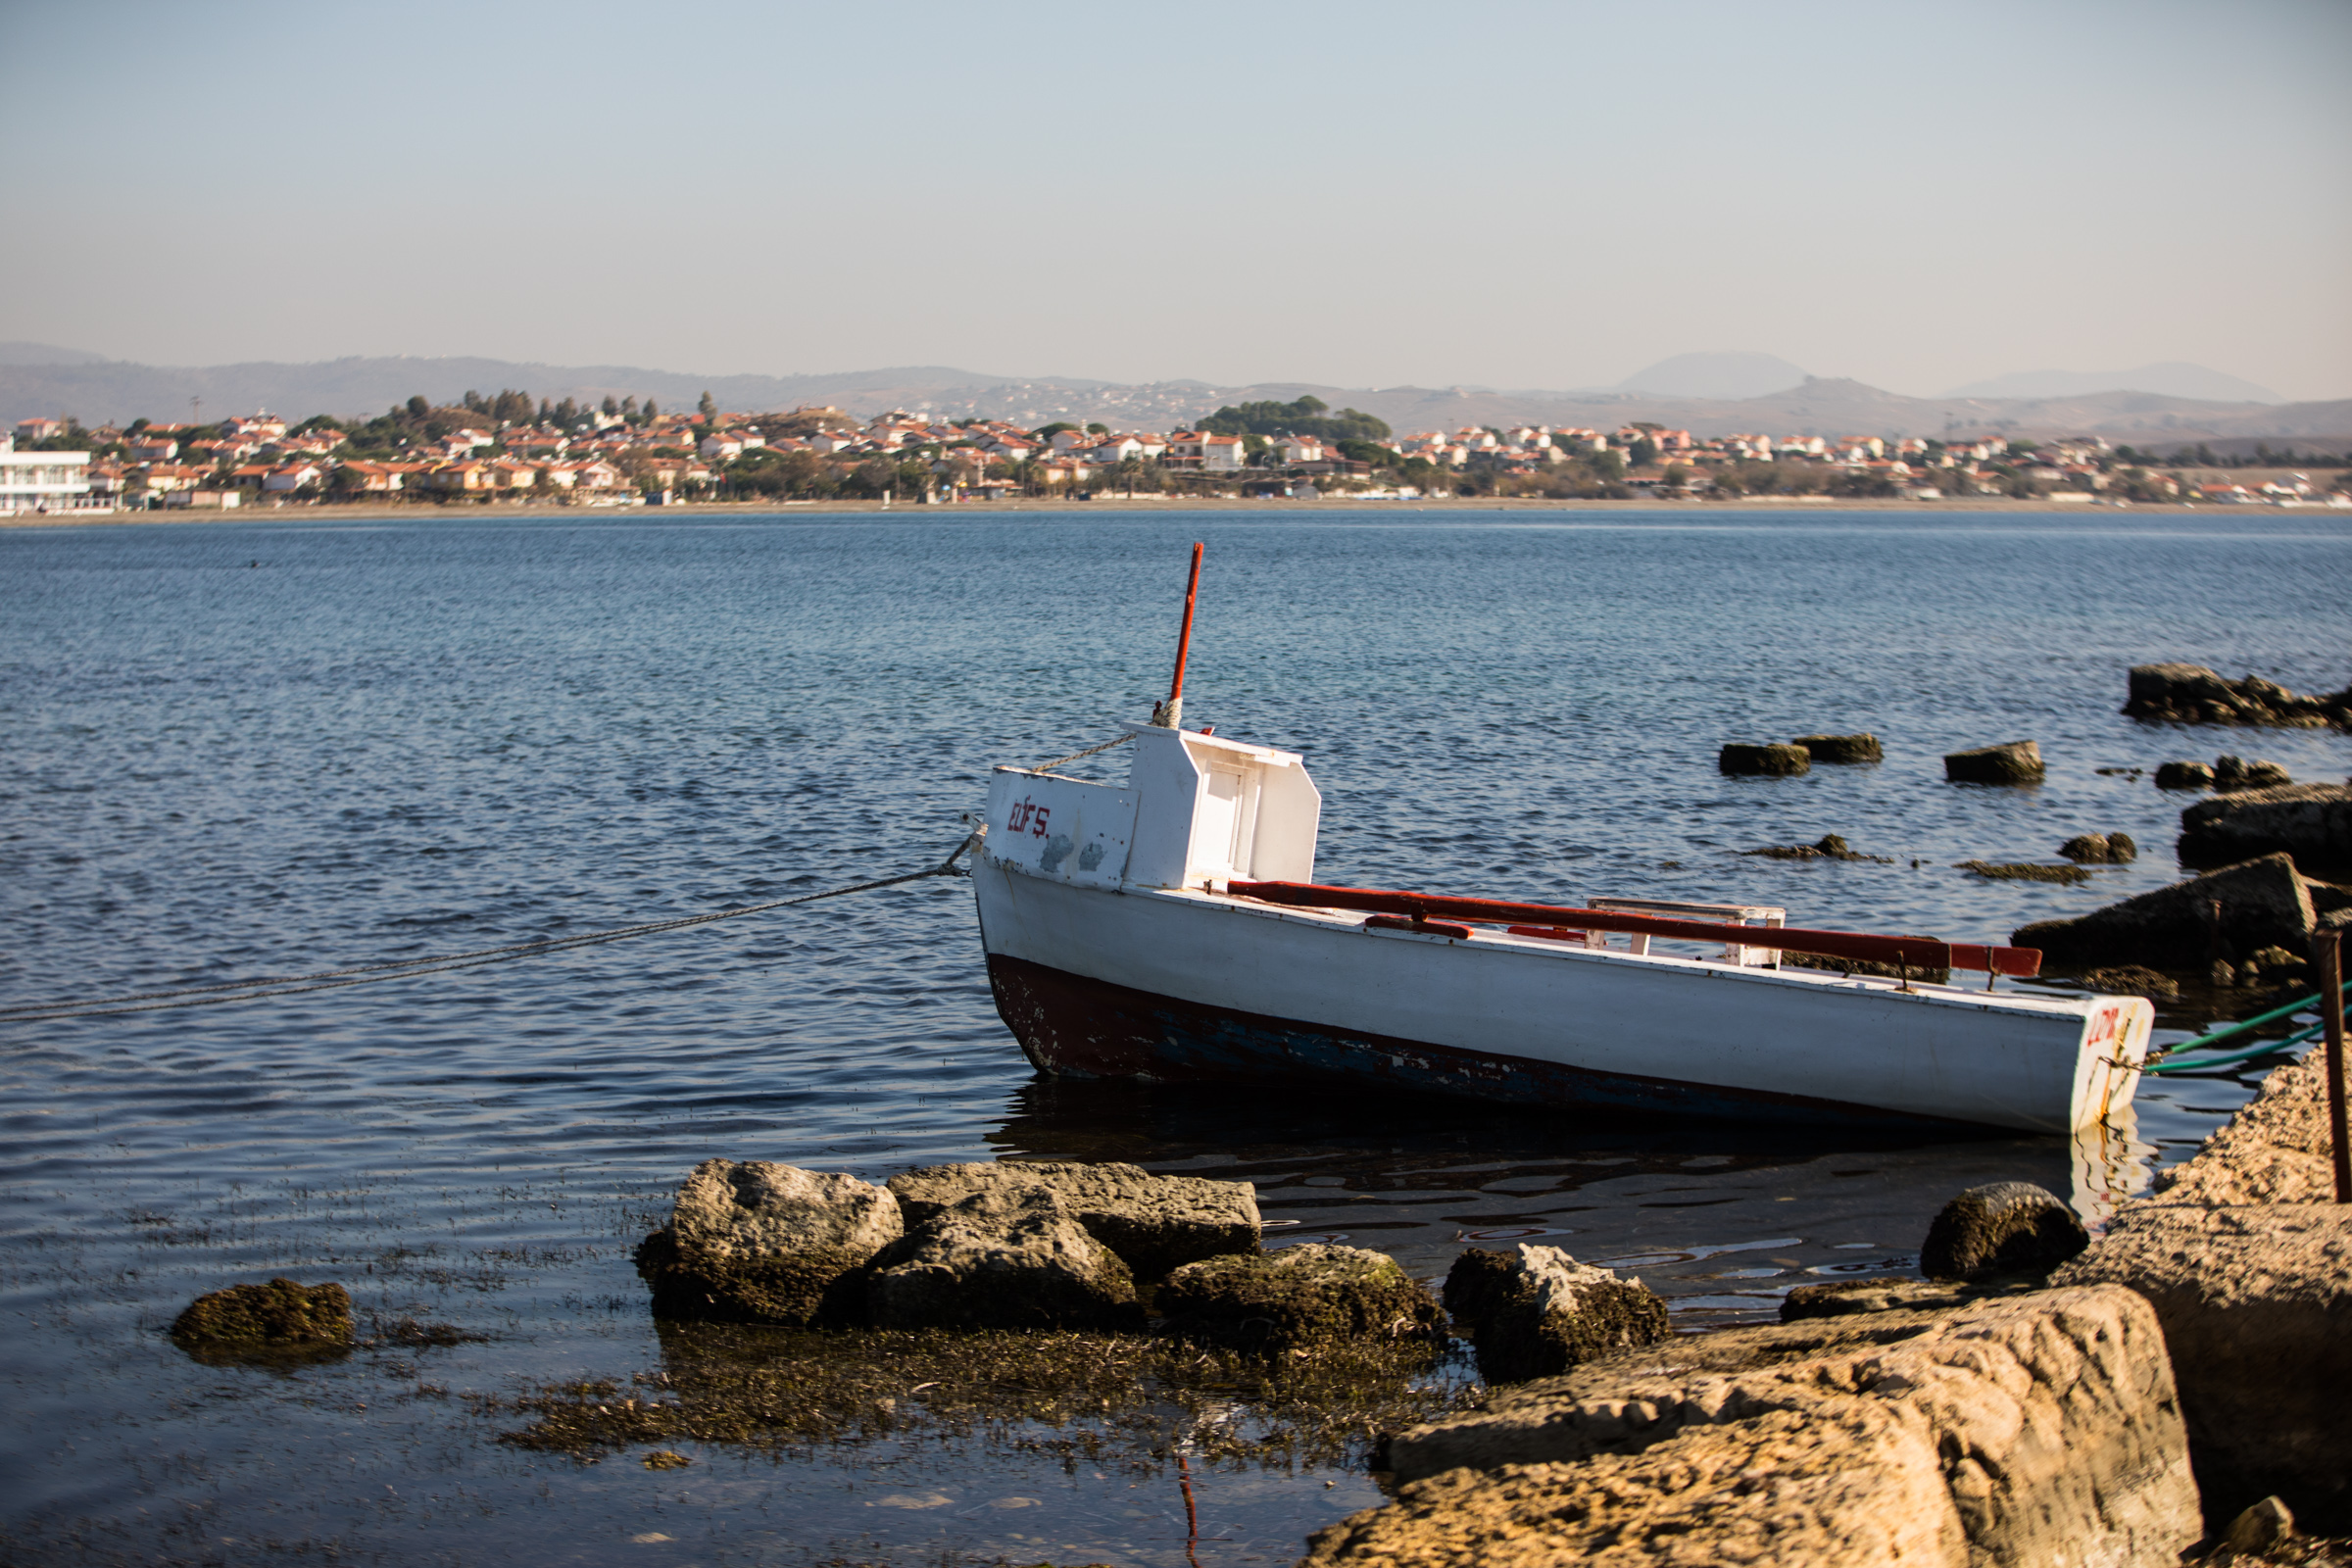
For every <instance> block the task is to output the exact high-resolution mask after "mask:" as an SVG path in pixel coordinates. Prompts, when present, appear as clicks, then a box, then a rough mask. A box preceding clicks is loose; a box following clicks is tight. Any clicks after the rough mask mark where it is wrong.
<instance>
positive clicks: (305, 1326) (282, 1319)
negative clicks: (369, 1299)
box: [172, 1279, 353, 1351]
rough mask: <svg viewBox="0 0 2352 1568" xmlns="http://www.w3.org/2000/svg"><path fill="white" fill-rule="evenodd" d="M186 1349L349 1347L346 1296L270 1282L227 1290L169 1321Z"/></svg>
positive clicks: (325, 1288) (329, 1287) (335, 1289)
mask: <svg viewBox="0 0 2352 1568" xmlns="http://www.w3.org/2000/svg"><path fill="white" fill-rule="evenodd" d="M352 1338H353V1336H352V1326H351V1293H350V1292H348V1291H346V1290H344V1289H343V1287H342V1286H340V1285H334V1284H325V1285H303V1284H300V1283H298V1282H296V1281H294V1280H288V1279H275V1280H271V1281H270V1283H269V1284H267V1285H231V1286H229V1287H228V1288H227V1289H226V1290H221V1291H214V1292H211V1293H210V1294H208V1295H204V1296H199V1297H198V1298H196V1299H195V1300H193V1301H190V1302H189V1303H188V1305H187V1307H186V1309H185V1310H183V1311H182V1312H181V1313H180V1314H179V1316H178V1317H176V1318H174V1319H172V1339H173V1340H174V1341H176V1342H178V1344H179V1345H180V1346H181V1347H182V1348H187V1349H190V1350H197V1349H220V1350H264V1351H267V1350H315V1349H330V1348H341V1347H347V1346H349V1345H350V1344H351V1343H352Z"/></svg>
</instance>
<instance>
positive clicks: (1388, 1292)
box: [1155, 1242, 1446, 1355]
mask: <svg viewBox="0 0 2352 1568" xmlns="http://www.w3.org/2000/svg"><path fill="white" fill-rule="evenodd" d="M1155 1304H1156V1305H1157V1307H1158V1309H1159V1310H1160V1311H1161V1312H1162V1313H1164V1314H1165V1315H1166V1318H1167V1323H1166V1325H1165V1326H1166V1329H1167V1332H1169V1333H1170V1334H1174V1335H1178V1336H1181V1337H1183V1338H1185V1339H1192V1340H1199V1341H1201V1342H1202V1343H1203V1344H1208V1345H1222V1346H1227V1347H1229V1348H1235V1349H1242V1350H1250V1351H1255V1352H1259V1353H1263V1354H1267V1355H1282V1354H1287V1353H1289V1352H1291V1351H1294V1350H1299V1351H1316V1350H1327V1349H1334V1348H1343V1347H1347V1346H1351V1345H1354V1346H1395V1345H1402V1344H1407V1343H1411V1342H1423V1343H1427V1344H1431V1345H1435V1344H1437V1343H1440V1342H1442V1341H1443V1340H1444V1339H1445V1337H1446V1315H1445V1313H1444V1312H1443V1311H1442V1310H1441V1309H1440V1308H1439V1306H1438V1303H1437V1302H1436V1301H1435V1300H1433V1299H1431V1298H1430V1294H1429V1292H1427V1291H1426V1290H1424V1289H1422V1287H1421V1284H1420V1282H1419V1281H1417V1280H1415V1279H1414V1278H1413V1277H1412V1276H1411V1275H1410V1274H1407V1273H1406V1272H1405V1271H1404V1270H1403V1268H1402V1267H1400V1266H1399V1265H1398V1264H1397V1260H1396V1259H1395V1258H1393V1257H1390V1256H1389V1255H1387V1254H1386V1253H1384V1252H1375V1251H1370V1250H1366V1249H1364V1248H1360V1247H1327V1246H1324V1245H1321V1244H1319V1243H1311V1242H1310V1243H1306V1244H1303V1245H1301V1246H1298V1247H1286V1248H1283V1249H1281V1250H1278V1251H1274V1252H1270V1253H1265V1254H1263V1255H1260V1256H1255V1257H1212V1258H1208V1259H1206V1260H1204V1261H1202V1262H1199V1263H1187V1264H1186V1265H1185V1266H1184V1267H1182V1268H1180V1269H1178V1270H1176V1271H1175V1272H1174V1273H1173V1274H1170V1275H1169V1276H1168V1278H1167V1281H1166V1283H1165V1284H1163V1285H1161V1286H1160V1288H1159V1293H1158V1295H1157V1297H1156V1298H1155Z"/></svg>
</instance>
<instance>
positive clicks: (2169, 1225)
mask: <svg viewBox="0 0 2352 1568" xmlns="http://www.w3.org/2000/svg"><path fill="white" fill-rule="evenodd" d="M2169 1197H2170V1195H2167V1197H2166V1198H2164V1199H2159V1200H2157V1201H2146V1202H2140V1203H2130V1204H2126V1205H2125V1206H2124V1207H2123V1209H2121V1210H2120V1211H2119V1212H2118V1213H2117V1215H2116V1217H2115V1220H2114V1223H2113V1224H2112V1225H2111V1226H2110V1227H2109V1229H2108V1232H2107V1234H2106V1236H2105V1237H2103V1238H2102V1239H2101V1240H2100V1241H2099V1243H2098V1245H2096V1246H2095V1247H2093V1248H2091V1249H2090V1250H2088V1251H2086V1252H2084V1253H2083V1254H2082V1256H2081V1257H2078V1258H2076V1259H2075V1260H2074V1261H2073V1262H2071V1263H2069V1264H2067V1265H2066V1266H2065V1267H2064V1268H2063V1269H2061V1270H2059V1272H2058V1275H2057V1278H2058V1279H2059V1280H2060V1281H2061V1282H2064V1283H2068V1284H2083V1285H2089V1284H2109V1283H2112V1284H2116V1285H2124V1286H2129V1287H2130V1288H2131V1290H2133V1291H2135V1292H2137V1293H2138V1294H2139V1295H2141V1296H2143V1297H2145V1298H2147V1299H2148V1300H2149V1301H2151V1302H2153V1303H2154V1305H2155V1310H2156V1315H2157V1317H2158V1318H2159V1319H2161V1320H2162V1322H2163V1324H2164V1337H2165V1341H2166V1343H2167V1344H2168V1345H2170V1346H2171V1347H2172V1354H2173V1364H2174V1366H2175V1368H2176V1369H2177V1373H2178V1376H2179V1378H2180V1408H2181V1412H2182V1414H2183V1415H2184V1416H2185V1417H2186V1418H2187V1422H2188V1437H2189V1445H2190V1451H2191V1452H2192V1453H2193V1454H2194V1456H2195V1459H2196V1473H2197V1483H2198V1485H2199V1487H2200V1488H2202V1489H2203V1492H2204V1495H2205V1506H2206V1510H2207V1512H2206V1517H2207V1519H2208V1520H2209V1521H2210V1522H2211V1523H2213V1524H2214V1525H2216V1526H2217V1527H2218V1526H2220V1525H2222V1524H2225V1523H2227V1522H2228V1521H2229V1518H2230V1517H2231V1515H2233V1514H2234V1513H2235V1512H2236V1511H2237V1510H2239V1509H2240V1508H2243V1507H2246V1506H2247V1505H2249V1504H2251V1503H2254V1502H2256V1501H2259V1500H2260V1499H2261V1498H2262V1497H2264V1496H2266V1495H2270V1494H2273V1493H2276V1494H2278V1495H2279V1496H2281V1497H2284V1498H2285V1499H2286V1501H2287V1503H2288V1505H2289V1506H2291V1507H2292V1508H2293V1509H2294V1511H2295V1513H2296V1514H2297V1515H2298V1516H2299V1517H2301V1518H2303V1519H2304V1520H2305V1521H2307V1522H2308V1523H2310V1524H2312V1525H2313V1526H2315V1527H2316V1528H2319V1529H2321V1530H2325V1531H2327V1532H2330V1533H2342V1532H2346V1531H2352V1470H2348V1469H2347V1467H2346V1464H2345V1456H2346V1455H2347V1454H2352V1399H2347V1397H2346V1391H2348V1390H2352V1204H2338V1203H2333V1202H2319V1203H2268V1204H2256V1205H2251V1206H2243V1207H2230V1208H2208V1207H2206V1206H2204V1205H2203V1204H2201V1203H2180V1202H2173V1201H2169Z"/></svg>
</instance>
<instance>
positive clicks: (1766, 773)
mask: <svg viewBox="0 0 2352 1568" xmlns="http://www.w3.org/2000/svg"><path fill="white" fill-rule="evenodd" d="M1715 768H1716V771H1718V772H1721V773H1729V774H1732V775H1734V776H1740V775H1760V776H1763V777H1766V778H1785V777H1787V776H1789V774H1792V773H1806V772H1810V771H1812V768H1813V754H1812V753H1810V752H1808V751H1806V750H1805V749H1804V748H1803V747H1802V746H1750V745H1747V744H1745V743H1744V742H1740V741H1734V742H1732V743H1731V744H1729V745H1727V746H1725V747H1724V749H1723V750H1722V751H1720V752H1718V753H1717V754H1716V756H1715Z"/></svg>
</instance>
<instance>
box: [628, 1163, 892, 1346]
mask: <svg viewBox="0 0 2352 1568" xmlns="http://www.w3.org/2000/svg"><path fill="white" fill-rule="evenodd" d="M904 1230H905V1226H904V1224H903V1223H902V1221H901V1219H900V1217H899V1204H898V1201H897V1200H896V1199H894V1198H893V1197H891V1195H890V1194H889V1193H888V1192H886V1191H885V1190H883V1189H882V1188H879V1187H874V1186H871V1185H869V1184H867V1183H865V1182H861V1181H859V1180H858V1178H857V1177H855V1176H849V1175H842V1174H838V1173H836V1174H820V1173H818V1172H814V1171H806V1170H802V1169H800V1168H799V1167H798V1166H794V1165H779V1164H775V1163H772V1162H770V1161H767V1160H752V1161H749V1162H746V1163H743V1164H737V1163H736V1162H735V1161H733V1160H730V1159H706V1160H704V1161H703V1162H702V1163H701V1164H699V1165H697V1166H695V1168H694V1171H693V1174H691V1175H689V1176H688V1177H687V1178H686V1181H685V1183H684V1185H682V1186H681V1187H680V1188H679V1189H678V1197H677V1201H676V1202H675V1204H674V1205H673V1206H672V1207H671V1210H670V1220H669V1224H668V1225H667V1226H665V1227H664V1228H662V1230H659V1231H656V1232H655V1233H654V1234H653V1235H651V1236H649V1237H647V1238H646V1239H645V1241H644V1242H643V1244H641V1245H640V1246H639V1247H638V1249H637V1272H638V1274H639V1275H640V1276H641V1277H642V1278H643V1279H644V1280H645V1282H646V1283H647V1284H648V1285H650V1286H652V1287H653V1293H654V1315H655V1316H656V1317H667V1318H683V1319H700V1320H705V1321H711V1322H722V1323H773V1324H781V1325H784V1326H786V1327H795V1328H797V1327H802V1326H805V1325H807V1324H810V1323H816V1322H845V1321H854V1320H855V1319H856V1318H857V1317H858V1311H859V1307H858V1300H857V1295H858V1288H859V1285H860V1283H861V1275H860V1271H861V1270H862V1269H863V1268H864V1266H865V1264H866V1263H867V1262H868V1261H869V1260H870V1259H871V1258H872V1257H873V1256H874V1254H875V1253H876V1252H878V1251H880V1250H882V1249H883V1248H884V1247H886V1246H888V1245H889V1244H890V1243H892V1242H895V1241H897V1240H898V1239H899V1237H900V1236H901V1235H902V1234H903V1232H904Z"/></svg>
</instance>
